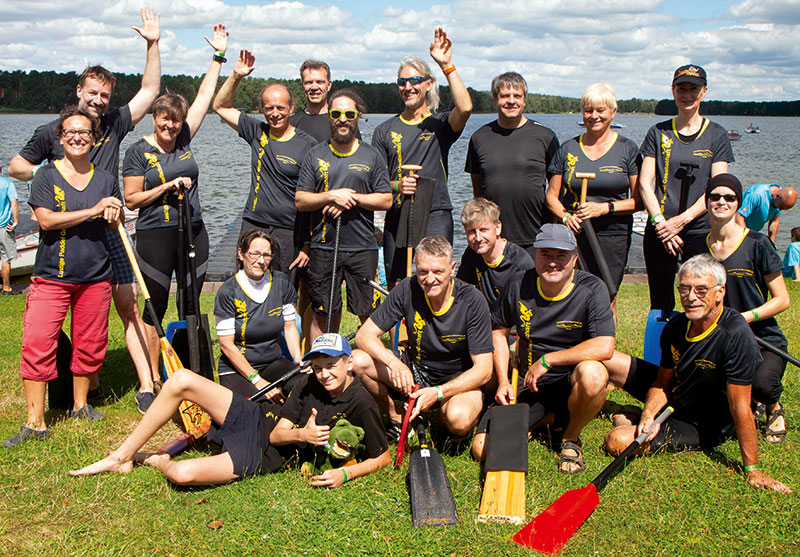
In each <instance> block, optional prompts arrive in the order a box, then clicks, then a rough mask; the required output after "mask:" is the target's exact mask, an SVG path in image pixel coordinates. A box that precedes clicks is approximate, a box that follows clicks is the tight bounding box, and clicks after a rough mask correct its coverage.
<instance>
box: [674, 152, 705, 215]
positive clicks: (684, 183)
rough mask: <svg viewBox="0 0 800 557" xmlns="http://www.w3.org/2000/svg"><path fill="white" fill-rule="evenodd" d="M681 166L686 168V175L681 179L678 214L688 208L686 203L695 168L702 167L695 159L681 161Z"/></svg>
mask: <svg viewBox="0 0 800 557" xmlns="http://www.w3.org/2000/svg"><path fill="white" fill-rule="evenodd" d="M680 166H681V168H683V170H684V176H683V178H682V179H681V199H680V204H679V205H678V214H681V213H683V212H684V211H685V210H686V205H687V204H688V201H689V188H690V187H691V186H692V173H693V172H694V169H695V168H700V165H699V164H697V163H696V162H693V161H681V162H680Z"/></svg>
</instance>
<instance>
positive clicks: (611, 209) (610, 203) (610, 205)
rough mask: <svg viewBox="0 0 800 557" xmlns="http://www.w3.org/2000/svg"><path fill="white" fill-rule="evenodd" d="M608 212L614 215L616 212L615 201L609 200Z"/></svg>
mask: <svg viewBox="0 0 800 557" xmlns="http://www.w3.org/2000/svg"><path fill="white" fill-rule="evenodd" d="M608 214H609V215H613V214H614V202H613V201H609V202H608Z"/></svg>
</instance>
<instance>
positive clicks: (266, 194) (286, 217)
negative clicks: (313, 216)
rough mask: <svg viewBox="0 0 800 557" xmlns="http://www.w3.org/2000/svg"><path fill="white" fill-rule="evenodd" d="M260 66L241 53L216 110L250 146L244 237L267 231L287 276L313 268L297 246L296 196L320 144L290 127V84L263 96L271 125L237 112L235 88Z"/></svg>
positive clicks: (263, 110) (269, 89)
mask: <svg viewBox="0 0 800 557" xmlns="http://www.w3.org/2000/svg"><path fill="white" fill-rule="evenodd" d="M255 61H256V59H255V56H253V54H252V53H251V52H249V51H247V50H243V51H241V52H240V53H239V60H238V61H237V63H236V67H234V69H233V72H232V73H231V75H230V77H228V79H227V81H225V83H224V84H223V85H222V87H220V90H219V92H218V93H217V96H216V98H215V99H214V111H215V112H216V113H217V114H219V116H220V118H222V120H223V121H224V122H225V123H226V124H228V125H229V126H230V127H232V128H233V129H234V130H236V131H237V132H239V137H241V138H242V139H244V140H245V141H247V143H249V144H250V150H251V156H250V164H251V179H250V194H249V195H248V197H247V204H246V205H245V208H244V213H243V215H242V229H241V231H240V232H239V238H240V239H241V237H242V236H244V234H245V233H247V232H249V231H250V230H253V229H255V228H260V229H262V230H264V231H266V232H268V233H269V234H270V235H271V236H272V238H273V239H274V240H275V242H276V244H277V246H278V253H277V254H276V257H275V262H276V263H277V265H276V268H277V270H279V271H282V272H284V273H288V272H289V270H290V269H292V268H294V267H305V266H306V265H307V264H308V254H307V253H306V251H301V250H300V248H301V247H302V246H298V245H297V244H296V240H297V239H298V236H297V235H295V215H296V213H297V209H296V207H295V204H294V194H295V190H296V189H297V178H298V176H299V175H300V163H301V162H303V159H304V158H305V156H306V153H307V152H308V150H309V149H311V147H313V146H314V145H315V144H316V141H315V140H314V138H313V137H311V136H310V135H308V134H307V133H305V132H303V131H301V130H298V129H296V128H295V127H294V126H292V125H291V124H290V123H289V115H290V114H291V113H292V110H294V99H293V98H292V94H291V92H290V91H289V89H288V88H287V87H286V86H285V85H281V84H280V83H274V84H272V85H268V86H266V87H265V88H264V89H263V90H262V91H261V94H260V95H259V97H260V101H261V103H260V104H261V113H262V114H263V115H264V119H265V120H266V122H259V121H258V120H256V119H255V118H252V117H250V116H248V115H247V114H245V113H244V112H240V111H239V110H237V109H236V108H234V107H233V95H234V93H235V92H236V87H237V86H238V85H239V82H240V81H241V80H242V79H244V78H245V77H247V76H248V75H250V74H251V73H252V72H253V70H254V69H255ZM329 127H330V126H329Z"/></svg>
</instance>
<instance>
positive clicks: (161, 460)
mask: <svg viewBox="0 0 800 557" xmlns="http://www.w3.org/2000/svg"><path fill="white" fill-rule="evenodd" d="M139 454H143V453H139ZM170 458H171V457H170V456H169V455H168V454H164V453H149V454H147V456H146V457H145V458H144V460H142V464H144V465H145V466H152V467H153V468H158V469H159V470H161V469H162V468H163V467H164V465H165V464H167V463H168V462H169V461H170Z"/></svg>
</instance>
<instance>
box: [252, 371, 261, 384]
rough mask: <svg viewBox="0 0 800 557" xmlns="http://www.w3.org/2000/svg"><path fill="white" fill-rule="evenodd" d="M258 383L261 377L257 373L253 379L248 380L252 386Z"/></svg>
mask: <svg viewBox="0 0 800 557" xmlns="http://www.w3.org/2000/svg"><path fill="white" fill-rule="evenodd" d="M259 381H261V375H259V374H258V373H256V374H255V376H254V377H253V378H252V379H251V380H250V382H251V383H252V384H253V385H255V384H256V383H258V382H259Z"/></svg>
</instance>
